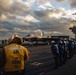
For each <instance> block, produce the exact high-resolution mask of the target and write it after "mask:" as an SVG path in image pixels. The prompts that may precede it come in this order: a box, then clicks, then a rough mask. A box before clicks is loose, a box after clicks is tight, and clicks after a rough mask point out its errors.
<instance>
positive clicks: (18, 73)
mask: <svg viewBox="0 0 76 75" xmlns="http://www.w3.org/2000/svg"><path fill="white" fill-rule="evenodd" d="M4 52H5V63H4V67H3V69H4V75H25V68H24V66H25V64H24V62H25V61H26V60H28V59H29V57H30V53H29V51H28V50H27V48H25V47H24V46H22V39H21V37H20V36H18V35H17V34H14V35H13V36H11V37H10V38H9V45H7V46H4Z"/></svg>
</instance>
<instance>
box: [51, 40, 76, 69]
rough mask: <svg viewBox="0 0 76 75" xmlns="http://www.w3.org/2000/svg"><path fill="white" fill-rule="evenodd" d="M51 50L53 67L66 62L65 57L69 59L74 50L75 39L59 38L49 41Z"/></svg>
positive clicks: (75, 45) (75, 49) (75, 47)
mask: <svg viewBox="0 0 76 75" xmlns="http://www.w3.org/2000/svg"><path fill="white" fill-rule="evenodd" d="M51 50H52V54H53V56H54V60H55V68H58V67H59V66H62V65H63V64H65V63H66V61H67V59H71V58H72V57H73V55H74V54H75V51H76V41H73V40H59V41H52V42H51Z"/></svg>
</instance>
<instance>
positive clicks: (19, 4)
mask: <svg viewBox="0 0 76 75" xmlns="http://www.w3.org/2000/svg"><path fill="white" fill-rule="evenodd" d="M31 1H32V0H31ZM48 1H50V0H39V3H40V4H42V5H43V4H45V3H47V2H48ZM29 2H30V0H27V2H26V1H25V2H23V1H22V0H8V1H7V0H0V28H1V29H0V35H1V36H4V35H5V34H7V35H5V37H9V36H10V35H11V34H13V33H18V34H19V35H21V36H25V35H26V34H28V33H30V32H31V33H34V32H37V31H41V30H42V31H44V32H45V34H49V33H50V32H52V31H54V32H58V33H62V34H66V35H67V34H68V35H72V33H71V31H70V30H69V27H70V25H71V24H70V21H71V20H72V17H68V12H67V11H66V10H65V9H63V8H53V7H51V8H50V9H48V7H47V8H46V9H45V10H44V9H39V10H34V9H32V7H31V5H30V4H29ZM33 3H34V2H33ZM31 4H32V3H31ZM45 7H46V6H44V8H45ZM70 13H71V12H70ZM28 14H29V16H28ZM26 16H27V17H26ZM65 16H66V17H65ZM67 17H68V18H67ZM29 19H30V20H29Z"/></svg>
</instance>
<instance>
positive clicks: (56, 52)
mask: <svg viewBox="0 0 76 75" xmlns="http://www.w3.org/2000/svg"><path fill="white" fill-rule="evenodd" d="M51 50H52V54H53V56H54V60H55V68H58V66H59V61H58V59H59V49H58V44H57V43H56V42H55V41H52V45H51Z"/></svg>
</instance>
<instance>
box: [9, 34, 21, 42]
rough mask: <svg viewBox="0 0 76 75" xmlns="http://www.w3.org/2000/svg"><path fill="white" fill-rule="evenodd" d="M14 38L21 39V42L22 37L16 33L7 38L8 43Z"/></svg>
mask: <svg viewBox="0 0 76 75" xmlns="http://www.w3.org/2000/svg"><path fill="white" fill-rule="evenodd" d="M14 38H19V39H20V41H21V43H22V38H21V37H20V36H19V35H18V34H14V35H12V36H11V37H10V38H9V39H8V42H9V43H10V42H12V40H13V39H14Z"/></svg>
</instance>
